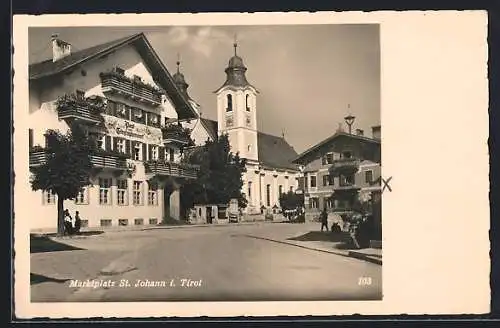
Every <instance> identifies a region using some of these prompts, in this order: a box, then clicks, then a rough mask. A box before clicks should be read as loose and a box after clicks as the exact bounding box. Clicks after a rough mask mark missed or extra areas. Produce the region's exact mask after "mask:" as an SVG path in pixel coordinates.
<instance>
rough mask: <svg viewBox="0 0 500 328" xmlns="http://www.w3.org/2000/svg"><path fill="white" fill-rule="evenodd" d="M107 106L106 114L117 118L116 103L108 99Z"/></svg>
mask: <svg viewBox="0 0 500 328" xmlns="http://www.w3.org/2000/svg"><path fill="white" fill-rule="evenodd" d="M107 103H108V105H107V106H106V114H108V115H113V116H116V103H115V102H114V101H111V100H109V99H108V101H107Z"/></svg>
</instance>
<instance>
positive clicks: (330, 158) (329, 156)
mask: <svg viewBox="0 0 500 328" xmlns="http://www.w3.org/2000/svg"><path fill="white" fill-rule="evenodd" d="M326 164H333V154H332V153H328V154H326Z"/></svg>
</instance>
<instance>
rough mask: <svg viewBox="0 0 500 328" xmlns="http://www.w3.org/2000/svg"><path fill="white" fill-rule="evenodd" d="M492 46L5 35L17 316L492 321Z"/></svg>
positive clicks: (391, 31) (178, 33)
mask: <svg viewBox="0 0 500 328" xmlns="http://www.w3.org/2000/svg"><path fill="white" fill-rule="evenodd" d="M486 28H487V21H486V14H485V13H483V12H429V13H421V12H408V13H406V12H394V13H392V12H381V13H316V14H311V13H293V14H292V13H290V14H286V13H257V14H236V13H235V14H196V15H193V14H165V15H163V14H161V15H160V14H155V15H149V14H137V15H136V14H122V15H116V14H115V15H41V16H17V17H14V33H13V45H14V72H15V75H14V108H13V111H14V123H13V124H14V128H15V133H14V138H15V140H14V163H15V166H14V170H15V195H14V204H15V205H14V215H15V219H14V233H15V235H14V236H15V245H14V247H15V254H16V257H15V267H14V268H15V272H14V278H15V312H16V315H17V316H18V317H22V318H36V317H49V318H89V317H152V316H153V317H154V316H157V317H165V316H167V317H168V316H190V317H193V316H219V317H220V316H262V315H341V314H354V313H359V314H400V313H418V314H439V313H441V314H442V313H449V314H455V313H486V312H488V311H489V256H488V251H489V242H488V228H489V207H488V206H489V202H488V148H487V138H488V116H487V106H488V90H487V85H488V81H487V66H486V63H487V44H486ZM75 305H77V306H75Z"/></svg>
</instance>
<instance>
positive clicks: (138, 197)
mask: <svg viewBox="0 0 500 328" xmlns="http://www.w3.org/2000/svg"><path fill="white" fill-rule="evenodd" d="M134 205H142V181H134Z"/></svg>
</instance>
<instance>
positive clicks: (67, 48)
mask: <svg viewBox="0 0 500 328" xmlns="http://www.w3.org/2000/svg"><path fill="white" fill-rule="evenodd" d="M68 55H71V44H69V43H67V42H65V41H63V40H61V39H59V35H58V34H52V61H53V62H56V61H58V60H59V59H61V58H64V57H66V56H68Z"/></svg>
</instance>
